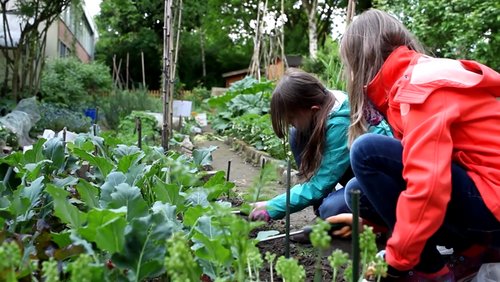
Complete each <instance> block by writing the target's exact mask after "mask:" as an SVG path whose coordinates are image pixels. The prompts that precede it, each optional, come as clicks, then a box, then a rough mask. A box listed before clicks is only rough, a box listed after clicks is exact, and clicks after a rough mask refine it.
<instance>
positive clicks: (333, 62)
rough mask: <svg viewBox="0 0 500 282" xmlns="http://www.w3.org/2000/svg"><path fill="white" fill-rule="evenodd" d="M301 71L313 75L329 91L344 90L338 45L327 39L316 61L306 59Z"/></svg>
mask: <svg viewBox="0 0 500 282" xmlns="http://www.w3.org/2000/svg"><path fill="white" fill-rule="evenodd" d="M302 69H303V70H305V71H307V72H310V73H314V74H316V75H317V76H318V78H319V79H320V80H321V81H323V82H324V83H325V84H326V86H327V87H328V88H330V89H335V90H345V89H346V86H345V82H344V80H343V77H342V76H343V74H342V63H341V62H340V54H339V44H338V42H337V41H335V40H333V39H331V38H328V39H327V40H326V43H325V45H324V46H323V47H322V48H321V49H320V50H319V51H318V54H317V57H316V59H311V58H306V59H305V60H304V63H303V65H302Z"/></svg>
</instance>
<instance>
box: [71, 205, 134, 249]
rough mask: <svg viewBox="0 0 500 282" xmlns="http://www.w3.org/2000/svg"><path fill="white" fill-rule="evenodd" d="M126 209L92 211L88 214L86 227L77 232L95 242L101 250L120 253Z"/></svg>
mask: <svg viewBox="0 0 500 282" xmlns="http://www.w3.org/2000/svg"><path fill="white" fill-rule="evenodd" d="M125 215H126V209H125V208H122V209H118V210H102V209H93V210H91V211H90V212H89V213H88V224H87V226H85V227H83V228H80V229H79V230H78V232H79V233H80V234H81V235H82V237H83V238H85V239H86V240H88V241H91V242H95V243H96V244H97V247H99V248H100V249H101V250H106V251H108V252H110V253H116V252H120V251H121V250H122V249H123V245H124V243H125V235H124V231H125V227H126V226H127V221H126V220H125Z"/></svg>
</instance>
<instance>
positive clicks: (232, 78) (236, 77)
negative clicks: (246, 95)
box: [225, 73, 247, 87]
mask: <svg viewBox="0 0 500 282" xmlns="http://www.w3.org/2000/svg"><path fill="white" fill-rule="evenodd" d="M245 76H247V74H246V73H243V74H238V75H233V76H228V77H226V78H225V80H226V87H229V86H231V84H233V82H236V81H239V80H242V79H243V78H245Z"/></svg>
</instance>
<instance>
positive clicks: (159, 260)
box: [112, 202, 182, 281]
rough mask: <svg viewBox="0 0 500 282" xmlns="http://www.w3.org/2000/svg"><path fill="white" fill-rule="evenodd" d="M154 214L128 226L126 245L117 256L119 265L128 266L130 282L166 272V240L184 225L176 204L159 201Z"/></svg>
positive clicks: (139, 218)
mask: <svg viewBox="0 0 500 282" xmlns="http://www.w3.org/2000/svg"><path fill="white" fill-rule="evenodd" d="M152 212H153V213H152V214H150V215H147V216H144V217H138V218H134V219H132V221H131V222H130V225H129V227H127V228H126V229H125V246H124V249H123V251H122V252H120V253H116V254H114V255H113V257H112V260H113V262H115V263H116V265H117V266H119V267H123V268H126V269H128V274H127V276H128V278H129V280H130V281H142V280H144V279H146V278H151V277H155V276H158V275H160V274H161V273H162V272H164V266H163V265H164V259H165V251H166V250H165V240H166V239H168V238H169V237H170V236H172V234H174V233H176V232H178V231H180V230H181V228H182V224H181V223H180V222H179V221H177V219H176V215H175V214H176V212H175V207H174V206H171V205H168V204H161V203H159V202H156V203H155V204H154V205H153V207H152Z"/></svg>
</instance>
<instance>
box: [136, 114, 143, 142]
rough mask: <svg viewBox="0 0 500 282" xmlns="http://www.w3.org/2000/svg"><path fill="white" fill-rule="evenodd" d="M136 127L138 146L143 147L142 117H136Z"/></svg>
mask: <svg viewBox="0 0 500 282" xmlns="http://www.w3.org/2000/svg"><path fill="white" fill-rule="evenodd" d="M135 128H136V129H137V147H139V149H142V123H141V118H140V117H136V118H135Z"/></svg>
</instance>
